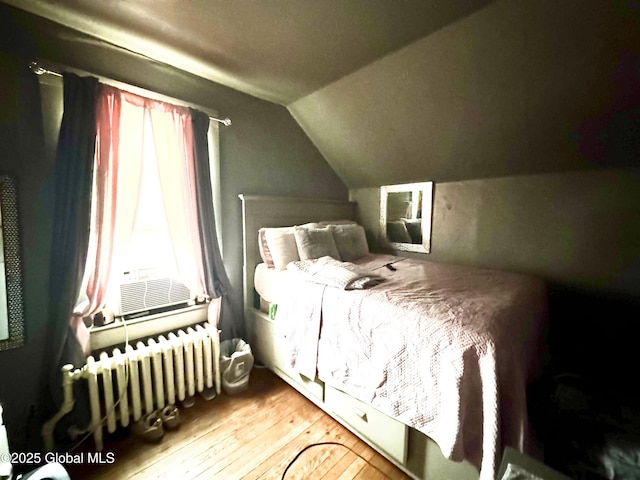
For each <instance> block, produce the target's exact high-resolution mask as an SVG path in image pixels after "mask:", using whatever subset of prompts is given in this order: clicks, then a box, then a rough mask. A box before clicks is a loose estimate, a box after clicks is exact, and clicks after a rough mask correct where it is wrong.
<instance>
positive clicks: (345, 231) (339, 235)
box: [331, 224, 369, 262]
mask: <svg viewBox="0 0 640 480" xmlns="http://www.w3.org/2000/svg"><path fill="white" fill-rule="evenodd" d="M331 230H332V231H333V238H334V240H335V242H336V246H337V247H338V253H340V258H342V261H343V262H351V261H353V260H357V259H358V258H362V257H364V256H367V255H369V245H368V244H367V236H366V234H365V232H364V228H363V227H362V226H361V225H357V224H343V225H333V226H332V227H331Z"/></svg>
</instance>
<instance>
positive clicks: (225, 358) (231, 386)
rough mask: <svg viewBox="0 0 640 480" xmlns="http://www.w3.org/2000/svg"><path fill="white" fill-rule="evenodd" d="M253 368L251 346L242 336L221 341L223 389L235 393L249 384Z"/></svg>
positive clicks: (231, 393) (228, 392) (227, 392)
mask: <svg viewBox="0 0 640 480" xmlns="http://www.w3.org/2000/svg"><path fill="white" fill-rule="evenodd" d="M252 368H253V354H252V353H251V346H250V345H249V344H248V343H247V342H245V341H244V340H242V339H240V338H232V339H230V340H224V341H222V342H220V372H221V376H222V389H223V390H224V392H225V393H226V394H228V395H233V394H236V393H239V392H242V391H243V390H246V388H247V387H248V386H249V373H250V372H251V369H252Z"/></svg>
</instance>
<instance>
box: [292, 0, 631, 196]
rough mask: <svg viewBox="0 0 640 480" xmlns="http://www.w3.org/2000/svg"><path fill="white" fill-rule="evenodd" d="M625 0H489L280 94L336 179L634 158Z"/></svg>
mask: <svg viewBox="0 0 640 480" xmlns="http://www.w3.org/2000/svg"><path fill="white" fill-rule="evenodd" d="M639 65H640V11H639V8H638V5H637V2H635V3H634V2H631V1H627V0H623V1H620V2H601V1H599V0H588V1H586V2H585V1H582V2H581V1H572V0H567V1H562V2H554V1H551V0H542V1H535V2H531V1H528V0H498V1H495V2H492V3H490V4H489V5H487V6H486V7H484V8H483V9H480V10H479V11H477V12H474V13H473V14H472V15H469V16H468V17H466V18H464V19H462V20H460V21H458V22H455V23H452V24H450V25H447V26H446V27H444V28H442V29H440V30H438V31H437V32H434V33H433V34H431V35H429V36H426V37H424V38H422V39H420V40H418V41H416V42H414V43H412V44H409V45H407V46H406V47H404V48H402V49H400V50H398V51H396V52H394V53H391V54H389V55H387V56H385V57H383V58H381V59H379V60H378V61H376V62H373V63H371V64H370V65H368V66H366V67H364V68H362V69H360V70H358V71H356V72H354V73H352V74H350V75H347V76H345V77H343V78H342V79H340V80H338V81H336V82H334V83H332V84H330V85H328V86H326V87H324V88H322V89H320V90H318V91H316V92H314V93H312V94H311V95H308V96H306V97H304V98H302V99H300V100H298V101H296V102H294V103H293V104H291V105H289V109H290V110H291V112H292V114H293V116H294V117H295V118H296V120H298V122H300V124H301V125H302V127H303V129H304V130H305V131H306V132H307V133H308V135H309V137H310V138H311V139H312V140H313V142H314V143H315V144H316V145H317V146H318V148H319V150H320V151H321V152H322V154H323V155H324V156H325V158H326V159H327V161H328V162H329V164H330V165H331V166H332V167H333V168H334V169H335V171H336V172H337V173H338V174H339V175H340V177H341V178H342V179H343V180H344V181H345V183H346V184H347V185H348V186H349V188H364V187H374V186H379V185H383V184H394V183H407V182H413V181H425V180H434V181H436V182H450V181H456V180H468V179H477V178H493V177H502V176H509V175H521V174H535V173H543V172H560V171H572V170H577V169H584V168H602V167H620V166H631V165H637V162H638V157H639V155H640V145H639V143H638V136H637V133H636V132H637V131H638V128H640V113H639V112H640V74H639V72H640V67H639Z"/></svg>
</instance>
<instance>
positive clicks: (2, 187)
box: [0, 175, 24, 351]
mask: <svg viewBox="0 0 640 480" xmlns="http://www.w3.org/2000/svg"><path fill="white" fill-rule="evenodd" d="M0 208H1V209H2V231H1V234H2V235H3V241H2V243H3V245H4V265H5V279H6V286H7V317H8V318H7V323H8V327H9V338H8V339H6V340H1V341H0V351H3V350H10V349H12V348H18V347H21V346H23V345H24V302H23V295H22V260H21V255H20V254H21V247H20V228H19V222H18V190H17V188H16V181H15V179H14V178H13V177H12V176H10V175H0Z"/></svg>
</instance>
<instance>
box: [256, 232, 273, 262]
mask: <svg viewBox="0 0 640 480" xmlns="http://www.w3.org/2000/svg"><path fill="white" fill-rule="evenodd" d="M266 230H267V229H266V228H261V229H260V230H258V250H260V257H262V261H263V262H264V263H265V265H266V266H267V267H268V268H274V266H273V257H272V256H271V250H269V245H267V239H266V238H265V234H264V233H265V231H266Z"/></svg>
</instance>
